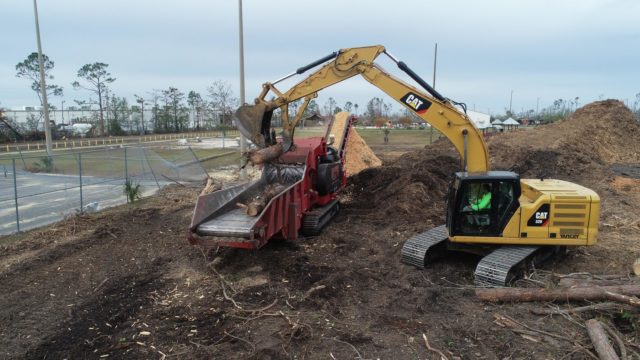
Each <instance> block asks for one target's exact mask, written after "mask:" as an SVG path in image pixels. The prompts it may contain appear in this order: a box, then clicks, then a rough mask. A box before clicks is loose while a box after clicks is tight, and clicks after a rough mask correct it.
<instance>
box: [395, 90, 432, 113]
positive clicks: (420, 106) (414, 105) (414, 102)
mask: <svg viewBox="0 0 640 360" xmlns="http://www.w3.org/2000/svg"><path fill="white" fill-rule="evenodd" d="M400 101H401V102H402V103H404V104H406V105H407V106H408V107H409V108H411V109H412V110H413V111H415V112H417V113H418V114H419V115H422V114H424V113H425V112H427V110H428V109H429V107H430V106H431V101H429V100H427V99H425V98H423V97H421V96H420V95H418V94H415V93H413V92H409V93H407V94H406V95H405V96H403V97H401V98H400Z"/></svg>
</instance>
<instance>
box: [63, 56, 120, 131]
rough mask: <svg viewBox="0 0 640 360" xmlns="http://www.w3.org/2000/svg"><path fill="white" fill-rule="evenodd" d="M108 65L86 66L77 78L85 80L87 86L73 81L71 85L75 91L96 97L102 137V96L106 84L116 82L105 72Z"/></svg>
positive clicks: (81, 69) (79, 71) (97, 63)
mask: <svg viewBox="0 0 640 360" xmlns="http://www.w3.org/2000/svg"><path fill="white" fill-rule="evenodd" d="M108 66H109V65H108V64H105V63H100V62H96V63H93V64H86V65H84V66H83V67H81V68H80V70H78V77H79V78H82V79H85V80H86V81H87V82H88V83H89V86H83V85H81V84H80V83H79V82H77V81H74V82H73V83H72V85H73V87H74V88H75V89H79V88H82V89H85V90H89V91H91V92H93V93H95V94H97V95H98V106H99V108H100V134H101V135H104V134H105V132H104V114H103V102H102V96H103V95H104V94H105V93H106V91H107V84H110V83H112V82H114V81H116V79H115V78H113V77H111V73H109V72H108V71H107V67H108Z"/></svg>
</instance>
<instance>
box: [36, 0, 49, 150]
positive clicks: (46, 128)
mask: <svg viewBox="0 0 640 360" xmlns="http://www.w3.org/2000/svg"><path fill="white" fill-rule="evenodd" d="M33 13H34V15H35V18H36V39H37V41H38V67H39V68H40V92H41V93H42V110H43V111H44V138H45V142H46V148H47V156H49V158H50V159H51V155H52V153H51V122H50V121H49V102H48V101H47V85H46V82H45V79H44V62H43V61H42V44H41V43H40V23H39V22H38V5H37V4H36V0H33Z"/></svg>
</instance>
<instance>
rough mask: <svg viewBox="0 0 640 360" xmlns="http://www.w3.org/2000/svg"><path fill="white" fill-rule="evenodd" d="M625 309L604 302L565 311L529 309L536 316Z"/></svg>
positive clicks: (622, 306)
mask: <svg viewBox="0 0 640 360" xmlns="http://www.w3.org/2000/svg"><path fill="white" fill-rule="evenodd" d="M625 308H626V307H625V306H624V305H623V304H619V303H617V302H604V303H597V304H591V305H586V306H579V307H574V308H567V309H531V313H532V314H536V315H564V314H579V313H583V312H587V311H608V310H618V309H625Z"/></svg>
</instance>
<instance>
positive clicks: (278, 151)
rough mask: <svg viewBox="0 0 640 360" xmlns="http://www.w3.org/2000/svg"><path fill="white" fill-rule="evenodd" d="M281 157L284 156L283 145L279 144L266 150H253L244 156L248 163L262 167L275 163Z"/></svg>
mask: <svg viewBox="0 0 640 360" xmlns="http://www.w3.org/2000/svg"><path fill="white" fill-rule="evenodd" d="M280 155H282V143H277V144H275V145H272V146H269V147H266V148H264V149H258V150H251V151H249V152H247V153H246V154H244V156H245V158H246V159H247V162H248V163H251V165H260V164H264V163H266V162H269V161H273V160H275V159H276V158H278V156H280Z"/></svg>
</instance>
